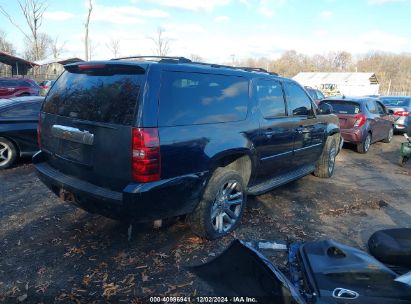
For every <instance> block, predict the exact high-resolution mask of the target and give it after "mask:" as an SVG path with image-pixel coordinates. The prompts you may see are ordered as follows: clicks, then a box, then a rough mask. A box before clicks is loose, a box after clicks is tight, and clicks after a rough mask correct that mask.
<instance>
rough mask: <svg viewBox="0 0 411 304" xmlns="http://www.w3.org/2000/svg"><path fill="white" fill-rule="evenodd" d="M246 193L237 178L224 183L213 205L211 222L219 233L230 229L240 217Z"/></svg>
mask: <svg viewBox="0 0 411 304" xmlns="http://www.w3.org/2000/svg"><path fill="white" fill-rule="evenodd" d="M243 204H244V193H243V192H242V189H241V185H240V183H239V182H238V181H236V180H229V181H228V182H226V183H224V185H222V187H221V188H220V190H219V191H218V193H217V196H216V198H215V200H214V203H213V205H212V207H211V224H212V226H213V229H214V230H215V231H216V232H218V233H224V232H227V231H229V230H230V229H231V228H232V227H233V226H234V225H235V224H236V223H237V222H238V221H239V219H240V214H241V210H242V208H243Z"/></svg>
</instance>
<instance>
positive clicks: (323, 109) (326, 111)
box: [318, 102, 333, 115]
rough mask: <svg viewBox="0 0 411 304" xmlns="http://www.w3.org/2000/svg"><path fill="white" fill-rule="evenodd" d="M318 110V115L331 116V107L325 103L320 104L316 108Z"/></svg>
mask: <svg viewBox="0 0 411 304" xmlns="http://www.w3.org/2000/svg"><path fill="white" fill-rule="evenodd" d="M318 110H319V111H320V114H324V115H327V114H331V113H332V112H333V107H332V106H331V105H330V104H328V103H326V102H322V103H320V105H319V106H318Z"/></svg>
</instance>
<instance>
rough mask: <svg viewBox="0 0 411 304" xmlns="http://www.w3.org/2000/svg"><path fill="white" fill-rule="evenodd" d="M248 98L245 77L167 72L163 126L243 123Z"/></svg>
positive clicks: (163, 88) (161, 113)
mask: <svg viewBox="0 0 411 304" xmlns="http://www.w3.org/2000/svg"><path fill="white" fill-rule="evenodd" d="M248 96H249V95H248V80H247V79H245V78H244V77H238V76H227V75H214V74H202V73H184V72H163V75H162V82H161V90H160V110H159V126H178V125H192V124H194V125H196V124H207V123H221V122H231V121H239V120H243V119H245V118H246V116H247V109H248V99H249V98H248Z"/></svg>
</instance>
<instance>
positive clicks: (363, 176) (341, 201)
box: [0, 136, 411, 303]
mask: <svg viewBox="0 0 411 304" xmlns="http://www.w3.org/2000/svg"><path fill="white" fill-rule="evenodd" d="M401 141H402V136H396V137H395V139H394V140H393V142H392V143H391V144H384V143H377V144H374V145H373V146H372V147H371V151H370V152H369V154H367V155H361V154H358V153H356V152H355V151H354V149H353V147H349V146H348V147H345V148H344V149H343V151H342V153H341V154H340V155H339V156H338V158H337V168H336V173H335V176H334V177H333V178H331V179H318V178H315V177H314V176H307V177H305V178H303V179H301V180H298V181H295V182H293V183H291V184H289V185H286V186H283V187H281V188H278V189H276V190H274V191H272V192H270V193H268V194H265V195H262V196H259V197H255V198H252V197H251V198H249V206H248V210H247V211H246V213H245V215H244V219H243V221H242V224H241V226H240V227H239V228H238V229H237V230H236V231H235V232H234V233H233V234H232V235H230V236H228V237H226V238H224V239H221V240H218V241H214V242H210V241H204V240H202V239H200V238H198V237H196V236H195V235H194V234H192V233H191V232H190V229H189V227H187V226H186V225H185V224H184V223H177V224H174V225H172V226H171V227H168V228H163V229H160V230H153V229H151V228H150V227H143V226H141V227H134V233H133V237H132V240H131V241H127V227H126V226H124V225H122V224H120V223H118V222H115V221H112V220H109V219H105V218H103V217H101V216H97V215H91V214H87V213H85V212H83V211H82V210H79V209H76V208H75V207H73V206H71V205H68V204H65V203H62V202H60V201H59V200H58V199H57V198H56V197H55V196H54V195H53V194H52V193H51V192H50V191H48V190H47V189H46V187H45V186H44V185H43V184H42V183H41V182H40V181H39V180H38V179H37V178H36V175H35V172H34V168H33V166H32V165H31V164H30V162H29V161H26V162H23V163H21V164H20V165H19V166H18V167H16V168H13V169H10V170H7V171H3V172H0V187H1V188H0V219H1V226H0V302H2V301H7V302H9V301H10V302H12V303H15V302H16V301H24V302H26V303H32V302H34V303H37V302H42V301H43V302H49V301H50V302H51V301H56V302H59V301H61V302H86V301H87V302H90V301H101V302H103V301H104V300H107V299H109V300H110V301H116V302H117V301H119V302H133V303H140V302H145V301H144V300H142V298H144V297H148V296H159V295H170V296H171V295H184V296H190V295H191V296H192V295H201V296H207V295H213V294H212V291H210V290H209V289H208V287H207V286H205V285H204V284H202V282H200V281H199V280H197V279H196V278H195V277H193V276H192V275H191V274H190V273H189V272H187V271H186V270H185V268H184V266H186V265H191V264H198V263H201V262H202V261H206V260H207V259H209V258H212V257H213V256H215V255H216V254H218V253H219V252H220V251H221V250H223V249H224V248H225V247H226V246H227V245H228V244H229V243H230V242H231V241H232V240H233V238H235V237H236V238H241V239H286V238H287V237H288V238H290V239H291V240H313V239H324V238H333V239H335V240H337V241H341V242H344V243H347V244H349V245H353V246H357V247H360V248H365V244H366V241H367V239H368V237H369V236H370V235H371V234H372V233H373V232H374V231H375V230H378V229H381V228H389V227H411V204H410V202H411V188H410V181H411V177H410V175H411V164H408V165H407V167H405V168H401V167H399V166H398V165H397V161H398V150H399V143H400V142H401Z"/></svg>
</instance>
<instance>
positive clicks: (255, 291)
mask: <svg viewBox="0 0 411 304" xmlns="http://www.w3.org/2000/svg"><path fill="white" fill-rule="evenodd" d="M189 270H190V271H191V272H193V273H194V274H196V275H197V276H198V277H200V278H201V279H202V280H203V281H205V282H206V283H207V284H208V285H210V286H211V287H212V288H213V289H214V292H215V294H216V295H218V296H224V297H236V296H239V297H250V298H254V299H255V300H256V302H257V303H279V304H281V303H284V304H285V303H298V304H303V303H306V302H305V300H304V299H303V297H302V296H301V295H300V293H299V291H298V290H296V289H295V287H294V286H293V285H292V284H291V282H290V281H289V280H288V279H287V277H286V276H285V275H284V274H283V273H282V272H281V271H280V270H279V269H278V268H277V267H275V266H274V265H273V264H272V263H271V262H270V261H269V260H268V259H267V258H266V257H265V256H263V255H262V254H261V253H260V252H258V251H257V250H255V249H254V248H252V247H251V246H249V245H247V243H245V242H242V241H240V240H235V241H233V242H232V243H231V245H230V246H229V248H228V249H226V250H225V251H224V252H223V253H222V254H221V255H219V256H218V257H216V258H215V259H213V260H211V261H210V262H208V263H205V264H202V265H199V266H193V267H189Z"/></svg>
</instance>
